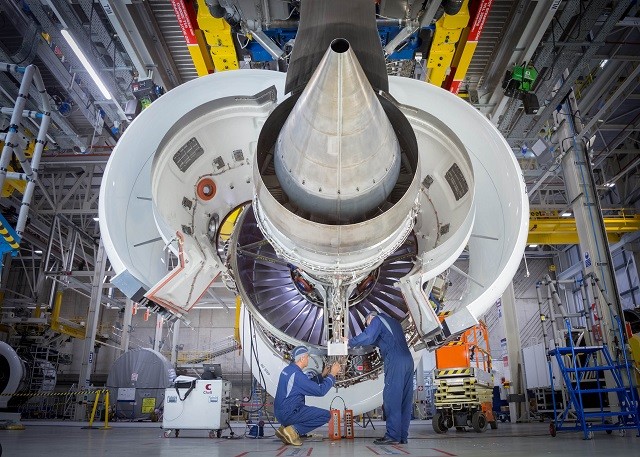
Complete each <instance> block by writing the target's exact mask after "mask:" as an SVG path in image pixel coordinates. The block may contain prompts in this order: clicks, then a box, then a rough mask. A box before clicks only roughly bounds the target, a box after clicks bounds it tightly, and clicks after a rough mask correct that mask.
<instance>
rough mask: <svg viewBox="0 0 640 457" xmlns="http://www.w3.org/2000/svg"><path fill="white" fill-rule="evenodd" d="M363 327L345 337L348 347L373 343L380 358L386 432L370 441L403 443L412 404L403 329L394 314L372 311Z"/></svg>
mask: <svg viewBox="0 0 640 457" xmlns="http://www.w3.org/2000/svg"><path fill="white" fill-rule="evenodd" d="M366 325H367V326H366V328H365V329H364V330H363V331H362V332H361V333H360V334H359V335H357V336H355V337H353V338H351V339H349V340H347V339H346V338H343V339H344V340H345V341H348V344H349V346H350V347H353V346H364V345H368V344H373V345H375V346H378V348H380V353H381V355H382V359H383V360H384V389H383V391H382V401H383V405H384V414H385V417H386V420H387V433H386V434H385V435H384V436H383V437H382V438H378V439H376V440H375V441H374V442H373V443H374V444H406V442H407V439H408V435H409V423H410V421H411V410H412V407H413V357H412V356H411V352H410V351H409V347H408V346H407V340H406V339H405V336H404V330H403V329H402V326H401V325H400V323H399V322H398V321H397V320H395V319H394V318H392V317H390V316H387V315H386V314H383V313H380V314H379V313H377V312H375V311H372V312H371V313H369V314H368V315H367V318H366Z"/></svg>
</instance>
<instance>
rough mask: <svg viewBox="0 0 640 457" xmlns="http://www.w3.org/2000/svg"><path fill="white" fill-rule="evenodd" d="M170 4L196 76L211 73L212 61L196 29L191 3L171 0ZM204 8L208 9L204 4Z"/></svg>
mask: <svg viewBox="0 0 640 457" xmlns="http://www.w3.org/2000/svg"><path fill="white" fill-rule="evenodd" d="M171 6H173V11H174V12H175V13H176V18H177V19H178V24H180V29H181V30H182V36H184V40H185V42H186V44H187V49H188V50H189V54H191V60H192V61H193V65H194V66H195V67H196V72H197V73H198V76H206V75H208V74H209V73H213V62H212V60H211V56H210V55H209V51H208V49H207V43H206V42H205V39H204V36H203V34H202V31H201V30H199V29H198V25H197V23H196V15H195V11H194V10H193V5H192V3H191V2H186V1H185V0H171ZM205 10H206V11H207V12H208V11H209V10H208V8H207V7H206V5H205Z"/></svg>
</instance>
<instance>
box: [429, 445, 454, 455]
mask: <svg viewBox="0 0 640 457" xmlns="http://www.w3.org/2000/svg"><path fill="white" fill-rule="evenodd" d="M431 449H433V450H434V451H438V452H442V453H443V454H444V455H450V456H452V457H456V454H450V453H448V452H445V451H441V450H440V449H436V448H435V447H432V448H431Z"/></svg>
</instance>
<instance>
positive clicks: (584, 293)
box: [580, 279, 594, 344]
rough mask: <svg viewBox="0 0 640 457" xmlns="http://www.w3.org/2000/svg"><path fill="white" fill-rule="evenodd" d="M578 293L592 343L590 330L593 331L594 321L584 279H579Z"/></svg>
mask: <svg viewBox="0 0 640 457" xmlns="http://www.w3.org/2000/svg"><path fill="white" fill-rule="evenodd" d="M580 295H581V296H582V311H583V312H584V314H585V317H586V318H587V325H588V327H589V328H588V329H587V331H588V332H589V337H590V339H591V344H593V334H592V332H593V327H594V323H593V316H592V315H591V309H590V306H589V301H588V300H587V289H586V287H585V286H584V279H583V280H582V281H580Z"/></svg>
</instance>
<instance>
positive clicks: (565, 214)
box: [562, 212, 573, 217]
mask: <svg viewBox="0 0 640 457" xmlns="http://www.w3.org/2000/svg"><path fill="white" fill-rule="evenodd" d="M571 216H573V214H571V213H569V212H567V213H562V217H571Z"/></svg>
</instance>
